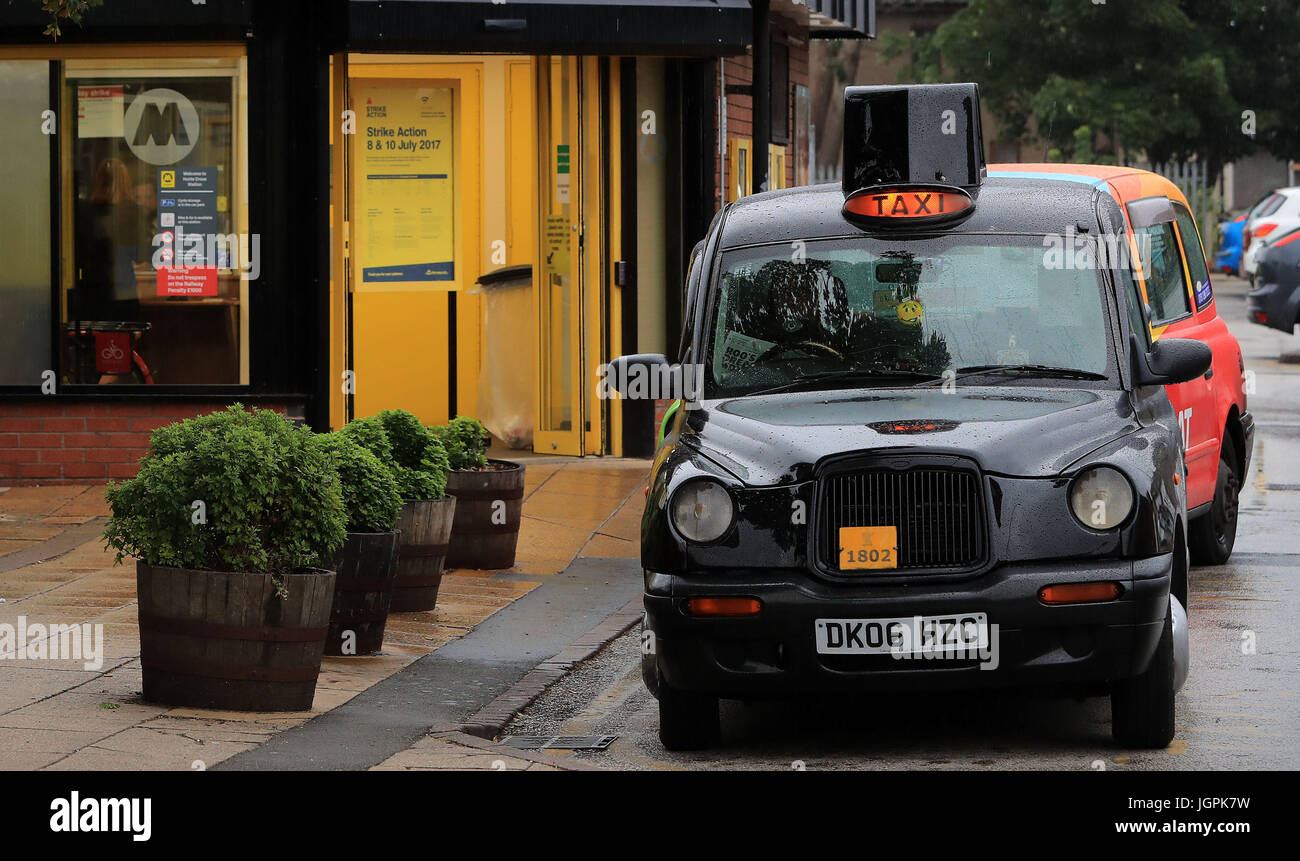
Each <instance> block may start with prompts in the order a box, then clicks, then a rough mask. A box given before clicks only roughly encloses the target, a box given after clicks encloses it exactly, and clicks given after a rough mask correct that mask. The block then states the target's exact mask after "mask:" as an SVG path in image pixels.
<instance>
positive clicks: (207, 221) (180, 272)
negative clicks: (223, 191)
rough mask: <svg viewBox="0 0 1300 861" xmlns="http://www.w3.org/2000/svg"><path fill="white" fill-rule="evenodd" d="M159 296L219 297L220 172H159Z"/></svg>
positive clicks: (209, 169)
mask: <svg viewBox="0 0 1300 861" xmlns="http://www.w3.org/2000/svg"><path fill="white" fill-rule="evenodd" d="M157 188H158V231H159V240H160V241H159V243H158V262H159V263H161V264H162V265H159V266H157V279H158V285H157V288H158V295H159V296H216V295H217V267H218V265H219V264H222V263H224V264H226V265H229V263H230V262H229V261H227V260H218V259H217V257H218V254H219V252H220V251H221V250H224V249H223V248H222V247H221V245H220V244H219V243H218V241H217V233H218V231H217V209H218V202H217V169H216V168H215V167H165V168H160V169H159V170H158V187H157Z"/></svg>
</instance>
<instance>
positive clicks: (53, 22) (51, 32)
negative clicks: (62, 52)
mask: <svg viewBox="0 0 1300 861" xmlns="http://www.w3.org/2000/svg"><path fill="white" fill-rule="evenodd" d="M9 2H10V3H13V2H14V0H9ZM37 2H39V3H40V4H41V8H42V9H44V10H45V11H46V12H49V13H50V23H49V24H48V25H46V27H45V35H47V36H52V37H53V38H55V39H58V38H59V37H60V36H62V35H63V30H62V29H61V28H60V26H59V24H60V22H61V21H71V22H72V23H74V24H80V23H81V19H82V17H83V16H84V15H85V14H86V12H87V11H89V10H90V9H92V8H94V7H96V6H103V5H104V0H37Z"/></svg>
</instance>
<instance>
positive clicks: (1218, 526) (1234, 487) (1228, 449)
mask: <svg viewBox="0 0 1300 861" xmlns="http://www.w3.org/2000/svg"><path fill="white" fill-rule="evenodd" d="M1236 464H1237V460H1236V451H1235V450H1234V447H1233V444H1232V443H1231V442H1230V441H1229V440H1228V439H1225V440H1224V444H1223V445H1222V447H1221V448H1220V450H1219V474H1218V478H1217V479H1216V480H1215V484H1214V498H1213V499H1212V500H1211V501H1210V510H1209V511H1207V512H1206V513H1205V514H1203V515H1201V516H1200V517H1198V518H1197V519H1196V520H1194V521H1192V524H1191V529H1190V535H1189V537H1190V541H1189V542H1188V543H1189V545H1190V550H1191V552H1192V564H1194V565H1222V564H1224V563H1225V562H1227V561H1228V558H1229V557H1230V556H1232V548H1233V545H1234V544H1236V541H1237V504H1238V500H1239V496H1238V493H1239V491H1240V489H1241V479H1240V478H1239V477H1238V476H1237V466H1236Z"/></svg>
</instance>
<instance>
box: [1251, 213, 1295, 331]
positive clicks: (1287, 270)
mask: <svg viewBox="0 0 1300 861" xmlns="http://www.w3.org/2000/svg"><path fill="white" fill-rule="evenodd" d="M1298 240H1300V227H1295V228H1292V229H1291V230H1289V231H1287V232H1286V233H1284V234H1282V235H1280V236H1278V237H1277V239H1276V240H1275V241H1274V242H1273V243H1272V244H1271V245H1270V246H1269V248H1268V250H1267V251H1266V252H1265V253H1264V254H1263V255H1261V257H1260V261H1259V271H1258V272H1257V273H1256V275H1255V286H1256V289H1254V290H1251V291H1250V292H1249V293H1248V294H1246V311H1247V314H1248V315H1249V317H1250V321H1251V322H1252V323H1258V324H1260V325H1261V326H1268V327H1269V328H1271V329H1279V330H1281V331H1283V332H1286V333H1287V334H1290V333H1292V332H1293V331H1295V325H1296V324H1297V323H1300V241H1298Z"/></svg>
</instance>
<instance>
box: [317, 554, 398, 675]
mask: <svg viewBox="0 0 1300 861" xmlns="http://www.w3.org/2000/svg"><path fill="white" fill-rule="evenodd" d="M399 535H400V533H398V532H397V531H392V532H349V533H348V538H347V541H345V542H344V543H343V547H342V549H340V550H339V552H338V555H336V556H335V557H334V570H335V571H336V572H337V573H338V579H337V580H336V582H335V584H334V608H333V609H332V610H331V611H330V630H329V635H328V636H327V637H326V638H325V654H327V655H373V654H374V653H375V652H378V651H379V650H380V649H381V648H383V645H384V627H385V626H386V625H387V624H388V609H389V604H390V603H391V602H392V600H393V584H394V583H395V581H396V579H397V542H398V537H399ZM344 646H347V647H348V648H347V649H346V650H345V649H344Z"/></svg>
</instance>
